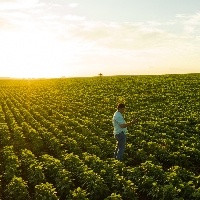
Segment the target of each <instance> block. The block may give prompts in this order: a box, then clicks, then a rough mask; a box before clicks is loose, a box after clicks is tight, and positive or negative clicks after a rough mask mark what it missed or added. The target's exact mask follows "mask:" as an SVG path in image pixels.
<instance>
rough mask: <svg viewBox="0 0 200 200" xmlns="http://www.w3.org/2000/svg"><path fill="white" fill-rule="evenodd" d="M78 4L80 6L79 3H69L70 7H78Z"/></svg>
mask: <svg viewBox="0 0 200 200" xmlns="http://www.w3.org/2000/svg"><path fill="white" fill-rule="evenodd" d="M78 6H79V4H78V3H70V4H69V7H70V8H76V7H78Z"/></svg>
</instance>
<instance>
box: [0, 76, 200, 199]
mask: <svg viewBox="0 0 200 200" xmlns="http://www.w3.org/2000/svg"><path fill="white" fill-rule="evenodd" d="M118 103H125V104H126V112H125V114H124V118H125V120H126V121H130V120H132V119H135V118H137V123H136V124H134V125H133V126H131V127H129V128H128V134H127V144H126V150H125V155H124V160H123V162H120V161H117V160H115V159H114V158H113V152H114V149H115V138H114V136H113V126H112V116H113V113H114V112H115V111H116V106H117V104H118ZM0 199H1V200H4V199H5V200H28V199H30V200H45V199H46V200H57V199H60V200H70V199H71V200H73V199H74V200H87V199H89V200H136V199H138V200H151V199H153V200H199V199H200V74H185V75H160V76H113V77H91V78H62V79H61V78H60V79H22V80H20V79H15V80H14V79H1V80H0Z"/></svg>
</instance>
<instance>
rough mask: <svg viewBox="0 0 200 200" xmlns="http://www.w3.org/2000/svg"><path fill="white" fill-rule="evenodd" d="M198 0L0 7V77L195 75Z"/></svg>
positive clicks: (60, 1) (6, 3)
mask: <svg viewBox="0 0 200 200" xmlns="http://www.w3.org/2000/svg"><path fill="white" fill-rule="evenodd" d="M199 52H200V1H199V0H0V77H18V78H41V77H47V78H49V77H62V76H65V77H76V76H96V75H98V74H99V73H102V74H103V75H140V74H150V75H151V74H177V73H178V74H183V73H200V56H199Z"/></svg>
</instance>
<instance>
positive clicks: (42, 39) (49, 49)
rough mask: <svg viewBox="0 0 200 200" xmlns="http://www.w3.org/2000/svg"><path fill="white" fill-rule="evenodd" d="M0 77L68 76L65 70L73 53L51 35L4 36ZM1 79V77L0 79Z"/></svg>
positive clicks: (11, 33) (68, 73)
mask: <svg viewBox="0 0 200 200" xmlns="http://www.w3.org/2000/svg"><path fill="white" fill-rule="evenodd" d="M0 42H1V48H0V54H1V56H2V60H1V74H3V75H4V74H5V76H9V77H17V78H42V77H43V78H49V77H61V76H68V75H69V76H70V74H71V73H72V69H71V68H70V67H68V65H67V63H66V62H65V60H67V61H68V62H69V63H70V62H72V59H74V52H75V51H76V49H74V48H73V46H72V45H71V46H70V44H66V43H65V44H63V43H62V41H60V40H58V39H57V38H56V37H55V36H54V35H53V34H52V33H48V32H42V31H30V30H29V31H14V32H7V33H5V34H4V35H3V39H1V40H0ZM1 76H2V75H1Z"/></svg>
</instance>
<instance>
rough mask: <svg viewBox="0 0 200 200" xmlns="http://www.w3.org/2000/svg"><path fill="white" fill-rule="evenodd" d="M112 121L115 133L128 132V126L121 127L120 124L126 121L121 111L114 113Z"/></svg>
mask: <svg viewBox="0 0 200 200" xmlns="http://www.w3.org/2000/svg"><path fill="white" fill-rule="evenodd" d="M112 123H113V126H114V131H113V133H114V134H119V133H121V132H122V131H123V132H124V133H125V134H126V132H127V128H121V127H120V124H125V123H126V121H125V120H124V118H123V116H122V114H121V113H120V112H119V111H116V112H115V113H114V115H113V119H112Z"/></svg>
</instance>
